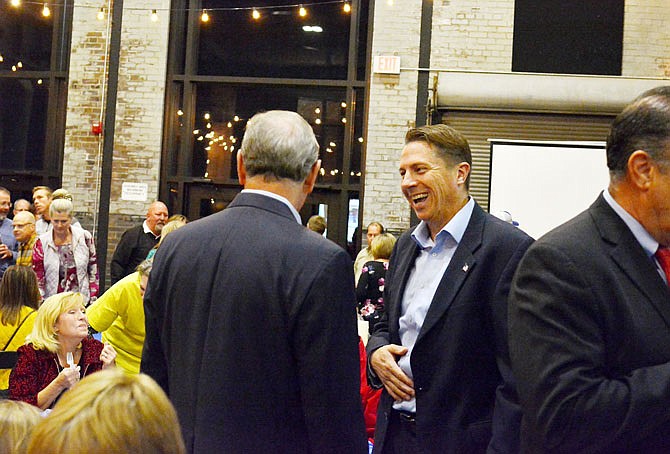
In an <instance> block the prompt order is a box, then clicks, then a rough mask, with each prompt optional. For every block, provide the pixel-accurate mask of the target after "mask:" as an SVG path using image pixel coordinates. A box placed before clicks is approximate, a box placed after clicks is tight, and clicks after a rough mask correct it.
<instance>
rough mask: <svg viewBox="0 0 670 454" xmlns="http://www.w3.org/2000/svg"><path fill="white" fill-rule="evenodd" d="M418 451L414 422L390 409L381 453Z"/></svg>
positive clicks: (399, 453) (397, 453)
mask: <svg viewBox="0 0 670 454" xmlns="http://www.w3.org/2000/svg"><path fill="white" fill-rule="evenodd" d="M419 452H421V451H420V450H419V444H418V443H417V441H416V424H415V423H414V422H413V421H410V420H409V419H408V418H407V417H404V416H402V415H401V414H400V413H399V412H397V411H395V410H391V414H390V415H389V425H388V427H387V429H386V436H385V437H384V449H383V451H382V454H410V453H419Z"/></svg>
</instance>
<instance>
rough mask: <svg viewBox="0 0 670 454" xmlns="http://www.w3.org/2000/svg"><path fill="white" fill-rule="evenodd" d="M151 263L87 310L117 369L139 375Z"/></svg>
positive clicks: (145, 264) (143, 263) (109, 290)
mask: <svg viewBox="0 0 670 454" xmlns="http://www.w3.org/2000/svg"><path fill="white" fill-rule="evenodd" d="M152 263H153V262H152V261H151V260H145V261H143V262H142V263H140V264H139V265H138V266H137V271H135V272H134V273H132V274H129V275H128V276H126V277H124V278H123V279H121V280H120V281H118V282H117V283H116V284H114V285H113V286H112V287H110V288H109V289H108V290H107V291H106V292H105V293H104V294H103V295H102V296H101V297H100V298H98V300H97V301H96V302H95V303H93V304H92V305H91V306H89V308H88V309H87V310H86V315H87V317H88V323H89V325H91V328H93V329H94V330H96V331H99V332H102V341H103V342H104V343H109V344H111V345H112V347H114V350H116V354H117V356H116V365H117V366H118V367H120V368H121V369H123V370H124V371H126V372H128V373H131V374H137V373H139V371H140V361H141V359H142V347H143V345H144V304H143V302H142V297H143V296H144V290H145V289H146V288H147V282H148V280H149V273H150V272H151V266H152Z"/></svg>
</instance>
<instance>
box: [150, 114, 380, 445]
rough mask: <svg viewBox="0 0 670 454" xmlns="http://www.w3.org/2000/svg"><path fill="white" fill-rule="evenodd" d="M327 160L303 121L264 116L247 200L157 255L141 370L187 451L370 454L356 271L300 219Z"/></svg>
mask: <svg viewBox="0 0 670 454" xmlns="http://www.w3.org/2000/svg"><path fill="white" fill-rule="evenodd" d="M318 148H319V146H318V142H317V141H316V138H315V136H314V132H313V131H312V128H311V127H310V125H309V124H308V123H307V122H306V121H305V120H304V119H303V118H302V117H301V116H300V115H298V114H297V113H295V112H287V111H269V112H264V113H260V114H257V115H255V116H253V117H252V118H251V119H250V120H249V122H248V123H247V129H246V133H245V135H244V138H243V141H242V147H241V150H240V151H239V152H238V154H237V171H238V175H239V179H240V183H242V184H243V185H244V190H243V191H242V193H241V194H239V195H238V196H237V197H235V199H234V200H233V201H232V202H231V203H230V205H228V207H227V208H226V209H224V210H223V211H221V212H219V213H216V214H213V215H211V216H207V217H206V218H203V219H200V220H198V221H195V222H191V223H189V224H187V225H185V226H184V227H182V228H180V229H178V230H176V231H174V232H173V233H171V234H170V236H169V237H167V238H166V239H165V241H164V242H163V245H162V246H161V247H160V248H159V250H158V252H157V253H156V257H155V260H154V268H153V271H152V272H151V276H150V278H149V286H148V288H147V292H146V294H145V297H144V308H145V318H146V339H145V343H144V350H143V354H142V365H141V371H142V372H145V373H148V374H149V375H151V376H152V377H153V378H154V379H156V381H158V383H159V384H160V385H161V386H162V387H163V389H165V390H166V392H167V394H168V396H169V397H170V400H171V401H172V402H173V403H174V405H175V408H176V409H177V413H178V415H179V420H180V422H181V425H182V430H183V433H184V440H185V442H186V449H187V450H188V451H189V452H198V453H205V452H226V453H232V454H236V453H265V452H269V453H272V452H276V453H291V454H300V453H342V454H350V453H351V454H361V453H367V450H368V448H367V441H366V438H365V428H364V424H363V413H362V408H361V398H360V394H359V384H360V378H359V373H360V370H359V351H358V336H357V333H356V310H355V307H356V303H355V296H354V287H353V272H352V266H351V259H350V258H349V255H348V254H347V252H346V251H345V250H344V249H342V248H341V247H339V246H338V245H336V244H335V243H333V242H332V241H327V240H326V239H325V238H322V237H319V236H317V235H314V234H313V233H312V232H309V231H308V230H307V229H306V228H305V227H304V226H303V225H302V223H301V219H300V215H299V214H298V211H299V210H300V209H301V208H302V206H303V205H304V203H305V200H306V198H307V196H308V195H309V194H310V193H311V192H312V189H313V188H314V184H315V182H316V179H317V177H318V174H319V168H320V161H319V160H318ZM195 264H197V266H196V265H195Z"/></svg>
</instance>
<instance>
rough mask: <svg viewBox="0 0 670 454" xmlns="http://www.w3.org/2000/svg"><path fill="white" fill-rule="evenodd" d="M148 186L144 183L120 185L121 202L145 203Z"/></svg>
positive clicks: (124, 183)
mask: <svg viewBox="0 0 670 454" xmlns="http://www.w3.org/2000/svg"><path fill="white" fill-rule="evenodd" d="M148 192H149V186H148V185H147V184H146V183H129V182H127V181H124V182H123V183H122V184H121V200H129V201H132V202H146V201H147V194H148Z"/></svg>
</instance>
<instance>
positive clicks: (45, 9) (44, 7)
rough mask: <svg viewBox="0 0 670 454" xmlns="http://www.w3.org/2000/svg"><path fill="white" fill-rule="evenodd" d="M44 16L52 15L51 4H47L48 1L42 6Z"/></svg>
mask: <svg viewBox="0 0 670 454" xmlns="http://www.w3.org/2000/svg"><path fill="white" fill-rule="evenodd" d="M42 16H44V17H49V16H51V10H50V9H49V5H47V4H46V3H45V4H44V6H43V7H42Z"/></svg>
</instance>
